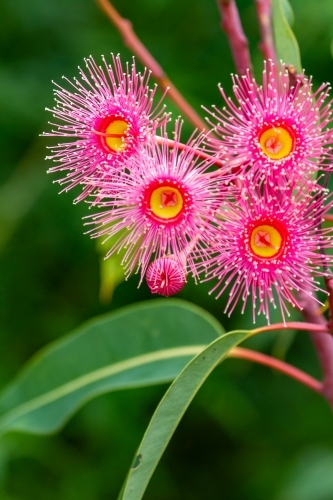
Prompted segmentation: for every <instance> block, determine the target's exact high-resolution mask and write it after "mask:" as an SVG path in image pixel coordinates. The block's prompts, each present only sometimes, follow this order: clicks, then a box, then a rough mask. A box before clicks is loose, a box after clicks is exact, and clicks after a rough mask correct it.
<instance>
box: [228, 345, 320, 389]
mask: <svg viewBox="0 0 333 500" xmlns="http://www.w3.org/2000/svg"><path fill="white" fill-rule="evenodd" d="M228 356H229V357H230V358H241V359H247V360H249V361H253V362H254V363H259V364H261V365H264V366H269V367H270V368H272V369H273V370H278V371H279V372H281V373H284V374H285V375H288V376H289V377H291V378H293V379H295V380H297V381H298V382H300V383H301V384H304V385H306V386H307V387H309V388H310V389H312V390H313V391H315V392H319V393H322V390H323V384H322V383H321V382H319V380H316V379H315V378H313V377H311V376H310V375H308V374H307V373H304V372H303V371H302V370H300V369H299V368H295V367H294V366H291V365H290V364H289V363H285V362H284V361H281V360H280V359H276V358H273V357H272V356H268V355H267V354H262V353H260V352H256V351H252V350H251V349H245V348H243V347H234V349H232V350H231V351H230V352H229V355H228Z"/></svg>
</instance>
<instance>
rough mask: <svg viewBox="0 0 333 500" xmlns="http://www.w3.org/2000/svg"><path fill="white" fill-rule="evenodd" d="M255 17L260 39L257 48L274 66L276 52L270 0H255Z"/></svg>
mask: <svg viewBox="0 0 333 500" xmlns="http://www.w3.org/2000/svg"><path fill="white" fill-rule="evenodd" d="M255 5H256V10H257V17H258V21H259V29H260V35H261V41H260V43H259V48H260V50H261V52H262V54H263V56H264V59H266V60H267V59H271V60H272V61H273V63H274V67H276V54H275V48H274V39H273V31H272V22H271V19H272V12H271V10H272V1H271V0H255Z"/></svg>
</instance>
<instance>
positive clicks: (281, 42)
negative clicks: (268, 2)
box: [272, 0, 302, 73]
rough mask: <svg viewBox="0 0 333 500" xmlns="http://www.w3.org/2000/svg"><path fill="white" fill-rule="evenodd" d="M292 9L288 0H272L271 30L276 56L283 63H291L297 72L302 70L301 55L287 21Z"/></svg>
mask: <svg viewBox="0 0 333 500" xmlns="http://www.w3.org/2000/svg"><path fill="white" fill-rule="evenodd" d="M286 12H288V13H289V14H288V16H290V13H292V9H291V7H290V5H289V3H288V0H273V9H272V14H273V16H272V17H273V19H272V21H273V31H274V38H275V47H276V52H277V57H278V59H279V60H280V61H282V62H283V63H284V64H292V65H293V66H295V68H296V71H297V72H298V73H301V72H302V63H301V56H300V51H299V47H298V43H297V40H296V37H295V35H294V33H293V31H292V29H291V27H290V25H289V23H288V20H287V17H286Z"/></svg>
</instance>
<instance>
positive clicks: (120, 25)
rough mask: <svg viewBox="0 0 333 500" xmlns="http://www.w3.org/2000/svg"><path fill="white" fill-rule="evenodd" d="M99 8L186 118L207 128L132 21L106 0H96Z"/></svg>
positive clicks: (197, 125) (200, 128)
mask: <svg viewBox="0 0 333 500" xmlns="http://www.w3.org/2000/svg"><path fill="white" fill-rule="evenodd" d="M96 2H97V3H98V5H99V6H100V8H101V9H102V10H103V12H104V13H105V14H106V15H107V17H108V18H109V19H110V21H111V22H112V23H113V24H114V26H115V27H116V28H117V30H118V31H119V33H120V34H121V36H122V38H123V42H124V45H126V46H127V47H128V48H129V49H130V50H131V51H132V52H133V54H135V55H136V56H137V58H138V59H139V60H140V61H141V62H142V64H143V65H144V66H146V67H147V68H148V69H149V70H150V71H151V73H152V75H153V77H154V78H155V80H156V81H157V82H158V84H159V85H160V86H161V88H162V89H164V90H168V97H169V98H170V99H171V100H172V101H173V102H174V103H175V105H176V106H177V107H178V108H179V109H180V111H181V112H182V113H183V114H184V115H185V116H186V117H187V118H188V120H189V121H190V122H191V123H192V124H193V125H194V126H195V127H196V128H198V129H199V130H204V129H206V128H207V124H206V123H205V122H204V121H203V120H202V119H201V118H200V116H199V115H198V114H197V113H196V111H195V110H194V109H193V108H192V106H191V105H190V104H189V103H188V102H187V101H186V99H185V98H184V97H183V96H182V94H181V93H180V92H179V90H178V89H177V88H176V87H175V86H174V84H173V83H172V82H171V80H170V79H169V78H168V77H167V75H166V74H165V72H164V71H163V69H162V67H161V66H160V65H159V64H158V62H157V61H156V59H155V58H154V57H153V56H152V55H151V53H150V52H149V50H148V49H147V48H146V47H145V46H144V44H143V43H142V42H141V40H140V39H139V38H138V36H137V35H136V33H135V32H134V30H133V28H132V23H131V22H130V21H128V20H127V19H124V18H123V17H122V16H121V15H120V14H119V12H118V11H117V10H116V9H115V8H114V6H113V5H112V4H111V2H109V1H108V0H96Z"/></svg>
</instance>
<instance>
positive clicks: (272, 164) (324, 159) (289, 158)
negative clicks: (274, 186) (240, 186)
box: [206, 61, 333, 184]
mask: <svg viewBox="0 0 333 500" xmlns="http://www.w3.org/2000/svg"><path fill="white" fill-rule="evenodd" d="M232 78H233V92H234V94H235V98H236V101H237V102H236V103H234V102H233V101H232V100H231V99H230V98H228V97H227V96H226V94H225V92H224V91H223V89H222V88H220V91H221V94H222V97H223V99H224V100H225V102H226V106H225V107H224V108H222V109H219V108H218V107H217V106H213V110H208V109H207V110H206V111H208V113H209V114H210V118H209V123H210V124H211V125H212V126H213V127H214V135H211V136H208V138H207V141H206V142H207V149H208V150H209V149H211V150H212V151H216V152H218V153H219V154H220V155H221V158H222V159H223V160H224V161H226V162H227V163H228V164H229V165H230V167H231V168H232V170H233V172H238V171H239V170H241V174H242V175H243V176H244V175H246V174H247V173H250V172H251V175H252V174H253V175H252V177H253V178H255V179H256V180H258V179H261V180H263V181H265V179H268V182H275V181H276V180H277V179H278V180H279V183H280V184H281V182H282V180H283V179H284V180H287V181H288V182H290V181H291V182H294V181H296V182H297V181H299V180H300V179H304V178H305V177H308V178H310V177H311V176H312V175H313V174H314V173H316V172H317V171H318V170H322V169H324V170H330V171H331V170H332V161H333V153H332V151H333V128H332V127H331V128H330V127H329V126H328V125H329V124H330V123H331V122H332V100H330V101H328V100H327V98H328V91H329V86H328V84H323V85H321V86H320V87H319V89H318V90H316V91H313V89H312V81H311V78H309V79H308V78H306V77H305V76H304V75H301V78H299V79H298V80H297V82H296V84H295V85H294V86H293V87H290V82H289V74H288V70H287V68H284V67H282V70H279V71H278V70H277V69H276V68H275V66H274V64H273V62H272V61H268V62H265V64H264V71H263V84H262V86H261V85H259V84H258V83H257V82H256V81H255V80H254V79H253V77H252V75H251V74H250V72H249V71H248V73H247V74H246V75H242V76H237V75H236V76H233V77H232ZM216 136H217V137H216Z"/></svg>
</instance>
